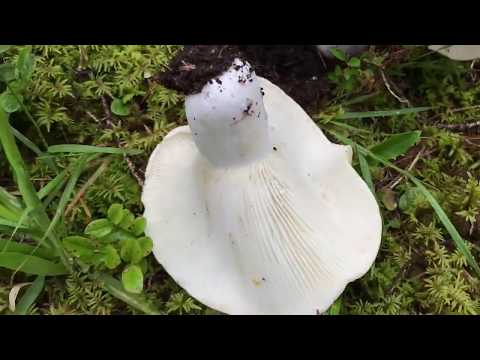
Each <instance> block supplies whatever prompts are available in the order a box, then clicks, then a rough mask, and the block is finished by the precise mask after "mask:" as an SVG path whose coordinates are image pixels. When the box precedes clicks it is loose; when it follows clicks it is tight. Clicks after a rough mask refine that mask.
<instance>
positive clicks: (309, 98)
mask: <svg viewBox="0 0 480 360" xmlns="http://www.w3.org/2000/svg"><path fill="white" fill-rule="evenodd" d="M237 57H238V58H241V59H243V60H246V61H248V62H249V63H250V64H251V65H252V67H253V69H254V70H255V72H256V74H257V75H259V76H261V77H264V78H266V79H268V80H270V81H272V82H273V83H274V84H276V85H277V86H279V87H280V88H281V89H282V90H283V91H285V92H286V93H287V94H288V95H289V96H291V97H292V98H293V99H294V100H295V101H296V102H297V103H299V104H300V105H301V106H302V107H303V108H304V109H305V110H307V111H309V110H312V111H314V110H318V108H319V107H320V106H321V103H322V101H323V100H325V99H326V98H327V95H328V92H329V85H328V81H327V80H326V77H325V76H326V72H327V68H330V67H331V66H333V65H334V64H333V63H332V62H330V63H324V62H323V61H322V59H321V58H320V56H319V55H318V53H317V51H316V49H315V47H314V46H312V45H269V46H264V45H186V46H185V47H184V48H183V49H182V50H180V51H179V52H178V53H177V54H176V56H175V57H174V59H173V60H172V61H171V63H170V64H169V66H168V67H169V70H167V71H165V72H163V73H161V74H158V75H157V76H156V80H157V81H158V82H160V83H161V84H162V85H164V86H165V87H168V88H170V89H174V90H177V91H179V92H181V93H183V94H187V95H190V94H195V93H198V92H200V91H201V89H202V88H203V86H204V85H205V84H206V83H207V82H208V81H209V80H212V79H214V78H215V77H218V76H219V75H221V74H222V73H223V72H225V71H226V70H227V69H228V68H229V67H230V66H231V65H232V63H233V60H234V59H235V58H237Z"/></svg>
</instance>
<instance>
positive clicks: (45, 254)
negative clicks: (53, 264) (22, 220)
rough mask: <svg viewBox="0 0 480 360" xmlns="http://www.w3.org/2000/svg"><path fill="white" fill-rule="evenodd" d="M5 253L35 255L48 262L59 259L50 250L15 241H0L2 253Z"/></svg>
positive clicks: (0, 251)
mask: <svg viewBox="0 0 480 360" xmlns="http://www.w3.org/2000/svg"><path fill="white" fill-rule="evenodd" d="M3 252H14V253H21V254H25V255H34V256H38V257H40V258H43V259H48V260H53V259H56V257H57V256H56V254H55V253H54V252H53V251H51V250H48V249H44V248H41V247H38V246H32V245H28V244H21V243H18V242H16V241H13V240H7V239H0V253H3Z"/></svg>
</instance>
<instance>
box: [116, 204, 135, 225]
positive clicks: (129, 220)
mask: <svg viewBox="0 0 480 360" xmlns="http://www.w3.org/2000/svg"><path fill="white" fill-rule="evenodd" d="M134 222H135V216H134V215H133V214H132V213H131V212H130V211H129V210H128V209H125V210H124V215H123V219H122V221H121V222H120V224H118V226H120V227H121V228H122V229H124V230H128V229H129V228H130V226H132V225H133V223H134Z"/></svg>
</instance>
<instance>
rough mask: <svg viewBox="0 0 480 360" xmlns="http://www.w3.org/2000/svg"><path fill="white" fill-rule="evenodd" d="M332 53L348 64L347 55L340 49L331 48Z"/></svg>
mask: <svg viewBox="0 0 480 360" xmlns="http://www.w3.org/2000/svg"><path fill="white" fill-rule="evenodd" d="M330 52H331V53H332V55H333V56H335V57H336V58H337V59H338V60H340V61H343V62H346V61H347V54H345V52H344V51H342V50H340V49H338V48H335V47H334V48H331V49H330Z"/></svg>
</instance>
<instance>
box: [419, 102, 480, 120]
mask: <svg viewBox="0 0 480 360" xmlns="http://www.w3.org/2000/svg"><path fill="white" fill-rule="evenodd" d="M475 109H480V105H471V106H465V107H461V108H457V109H453V110H450V111H449V113H450V114H455V113H458V112H463V111H468V110H475ZM440 116H442V114H437V115H434V116H432V117H431V118H428V119H427V121H429V122H431V121H433V120H436V119H438V118H439V117H440Z"/></svg>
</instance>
